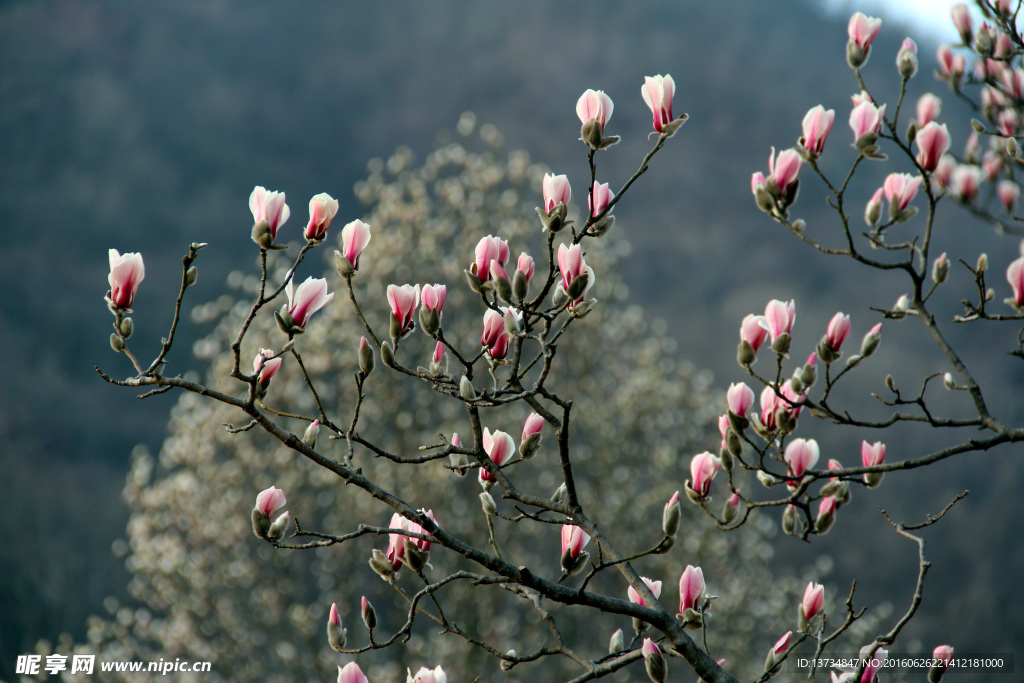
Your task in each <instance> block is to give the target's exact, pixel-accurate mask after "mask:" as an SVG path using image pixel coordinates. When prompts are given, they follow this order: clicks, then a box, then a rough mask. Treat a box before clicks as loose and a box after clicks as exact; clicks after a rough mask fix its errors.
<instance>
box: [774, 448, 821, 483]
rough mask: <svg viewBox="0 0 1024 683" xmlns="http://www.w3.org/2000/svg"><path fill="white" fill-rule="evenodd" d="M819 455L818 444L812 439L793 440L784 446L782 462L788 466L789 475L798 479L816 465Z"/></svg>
mask: <svg viewBox="0 0 1024 683" xmlns="http://www.w3.org/2000/svg"><path fill="white" fill-rule="evenodd" d="M819 455H820V450H819V448H818V442H817V441H815V440H814V439H793V440H792V441H790V442H789V444H788V445H787V446H786V452H785V454H784V455H783V460H785V461H786V464H787V465H789V471H790V473H791V474H792V475H793V476H794V477H797V478H798V479H799V478H800V477H801V476H803V474H804V472H806V471H807V470H809V469H812V468H813V467H814V466H815V465H816V464H817V463H818V457H819Z"/></svg>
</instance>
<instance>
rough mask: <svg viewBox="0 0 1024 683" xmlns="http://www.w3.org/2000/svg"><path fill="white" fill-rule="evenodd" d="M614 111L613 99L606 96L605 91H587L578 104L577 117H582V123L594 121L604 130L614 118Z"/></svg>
mask: <svg viewBox="0 0 1024 683" xmlns="http://www.w3.org/2000/svg"><path fill="white" fill-rule="evenodd" d="M612 109H614V106H613V105H612V98H610V97H608V96H607V95H605V94H604V91H603V90H587V91H586V92H584V93H583V94H582V95H580V99H579V100H577V102H576V115H577V116H579V117H580V122H581V123H586V122H587V121H589V120H591V119H594V120H596V121H597V122H598V123H599V124H601V127H602V128H604V127H605V125H606V124H607V123H608V119H610V118H611V117H612Z"/></svg>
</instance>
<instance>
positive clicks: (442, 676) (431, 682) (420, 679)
mask: <svg viewBox="0 0 1024 683" xmlns="http://www.w3.org/2000/svg"><path fill="white" fill-rule="evenodd" d="M407 671H408V676H407V678H406V683H448V674H446V673H445V672H444V669H442V668H441V665H440V664H439V665H438V666H437V667H436V668H434V669H428V668H427V667H425V666H423V667H420V670H419V671H417V672H416V675H413V673H412V671H411V670H407Z"/></svg>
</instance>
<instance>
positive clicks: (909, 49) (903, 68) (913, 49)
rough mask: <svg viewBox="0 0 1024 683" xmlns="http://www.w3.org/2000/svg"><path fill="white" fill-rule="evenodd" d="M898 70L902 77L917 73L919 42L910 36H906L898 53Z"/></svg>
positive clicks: (905, 77) (910, 76)
mask: <svg viewBox="0 0 1024 683" xmlns="http://www.w3.org/2000/svg"><path fill="white" fill-rule="evenodd" d="M896 70H897V71H898V72H899V74H900V77H901V78H904V79H907V78H912V77H913V76H914V74H916V73H917V43H915V42H914V41H913V40H911V39H910V38H905V39H904V40H903V44H902V45H900V50H899V52H897V53H896Z"/></svg>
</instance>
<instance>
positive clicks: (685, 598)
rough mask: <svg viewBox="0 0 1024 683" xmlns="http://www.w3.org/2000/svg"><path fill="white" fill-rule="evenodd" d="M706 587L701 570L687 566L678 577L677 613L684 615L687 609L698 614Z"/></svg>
mask: <svg viewBox="0 0 1024 683" xmlns="http://www.w3.org/2000/svg"><path fill="white" fill-rule="evenodd" d="M706 587H707V586H705V584H704V572H703V571H701V568H700V567H694V566H693V565H687V566H686V569H685V570H684V571H683V575H682V576H680V577H679V613H680V614H686V610H688V609H692V610H696V611H698V612H699V611H700V607H701V602H702V598H703V597H704V589H705V588H706Z"/></svg>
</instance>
